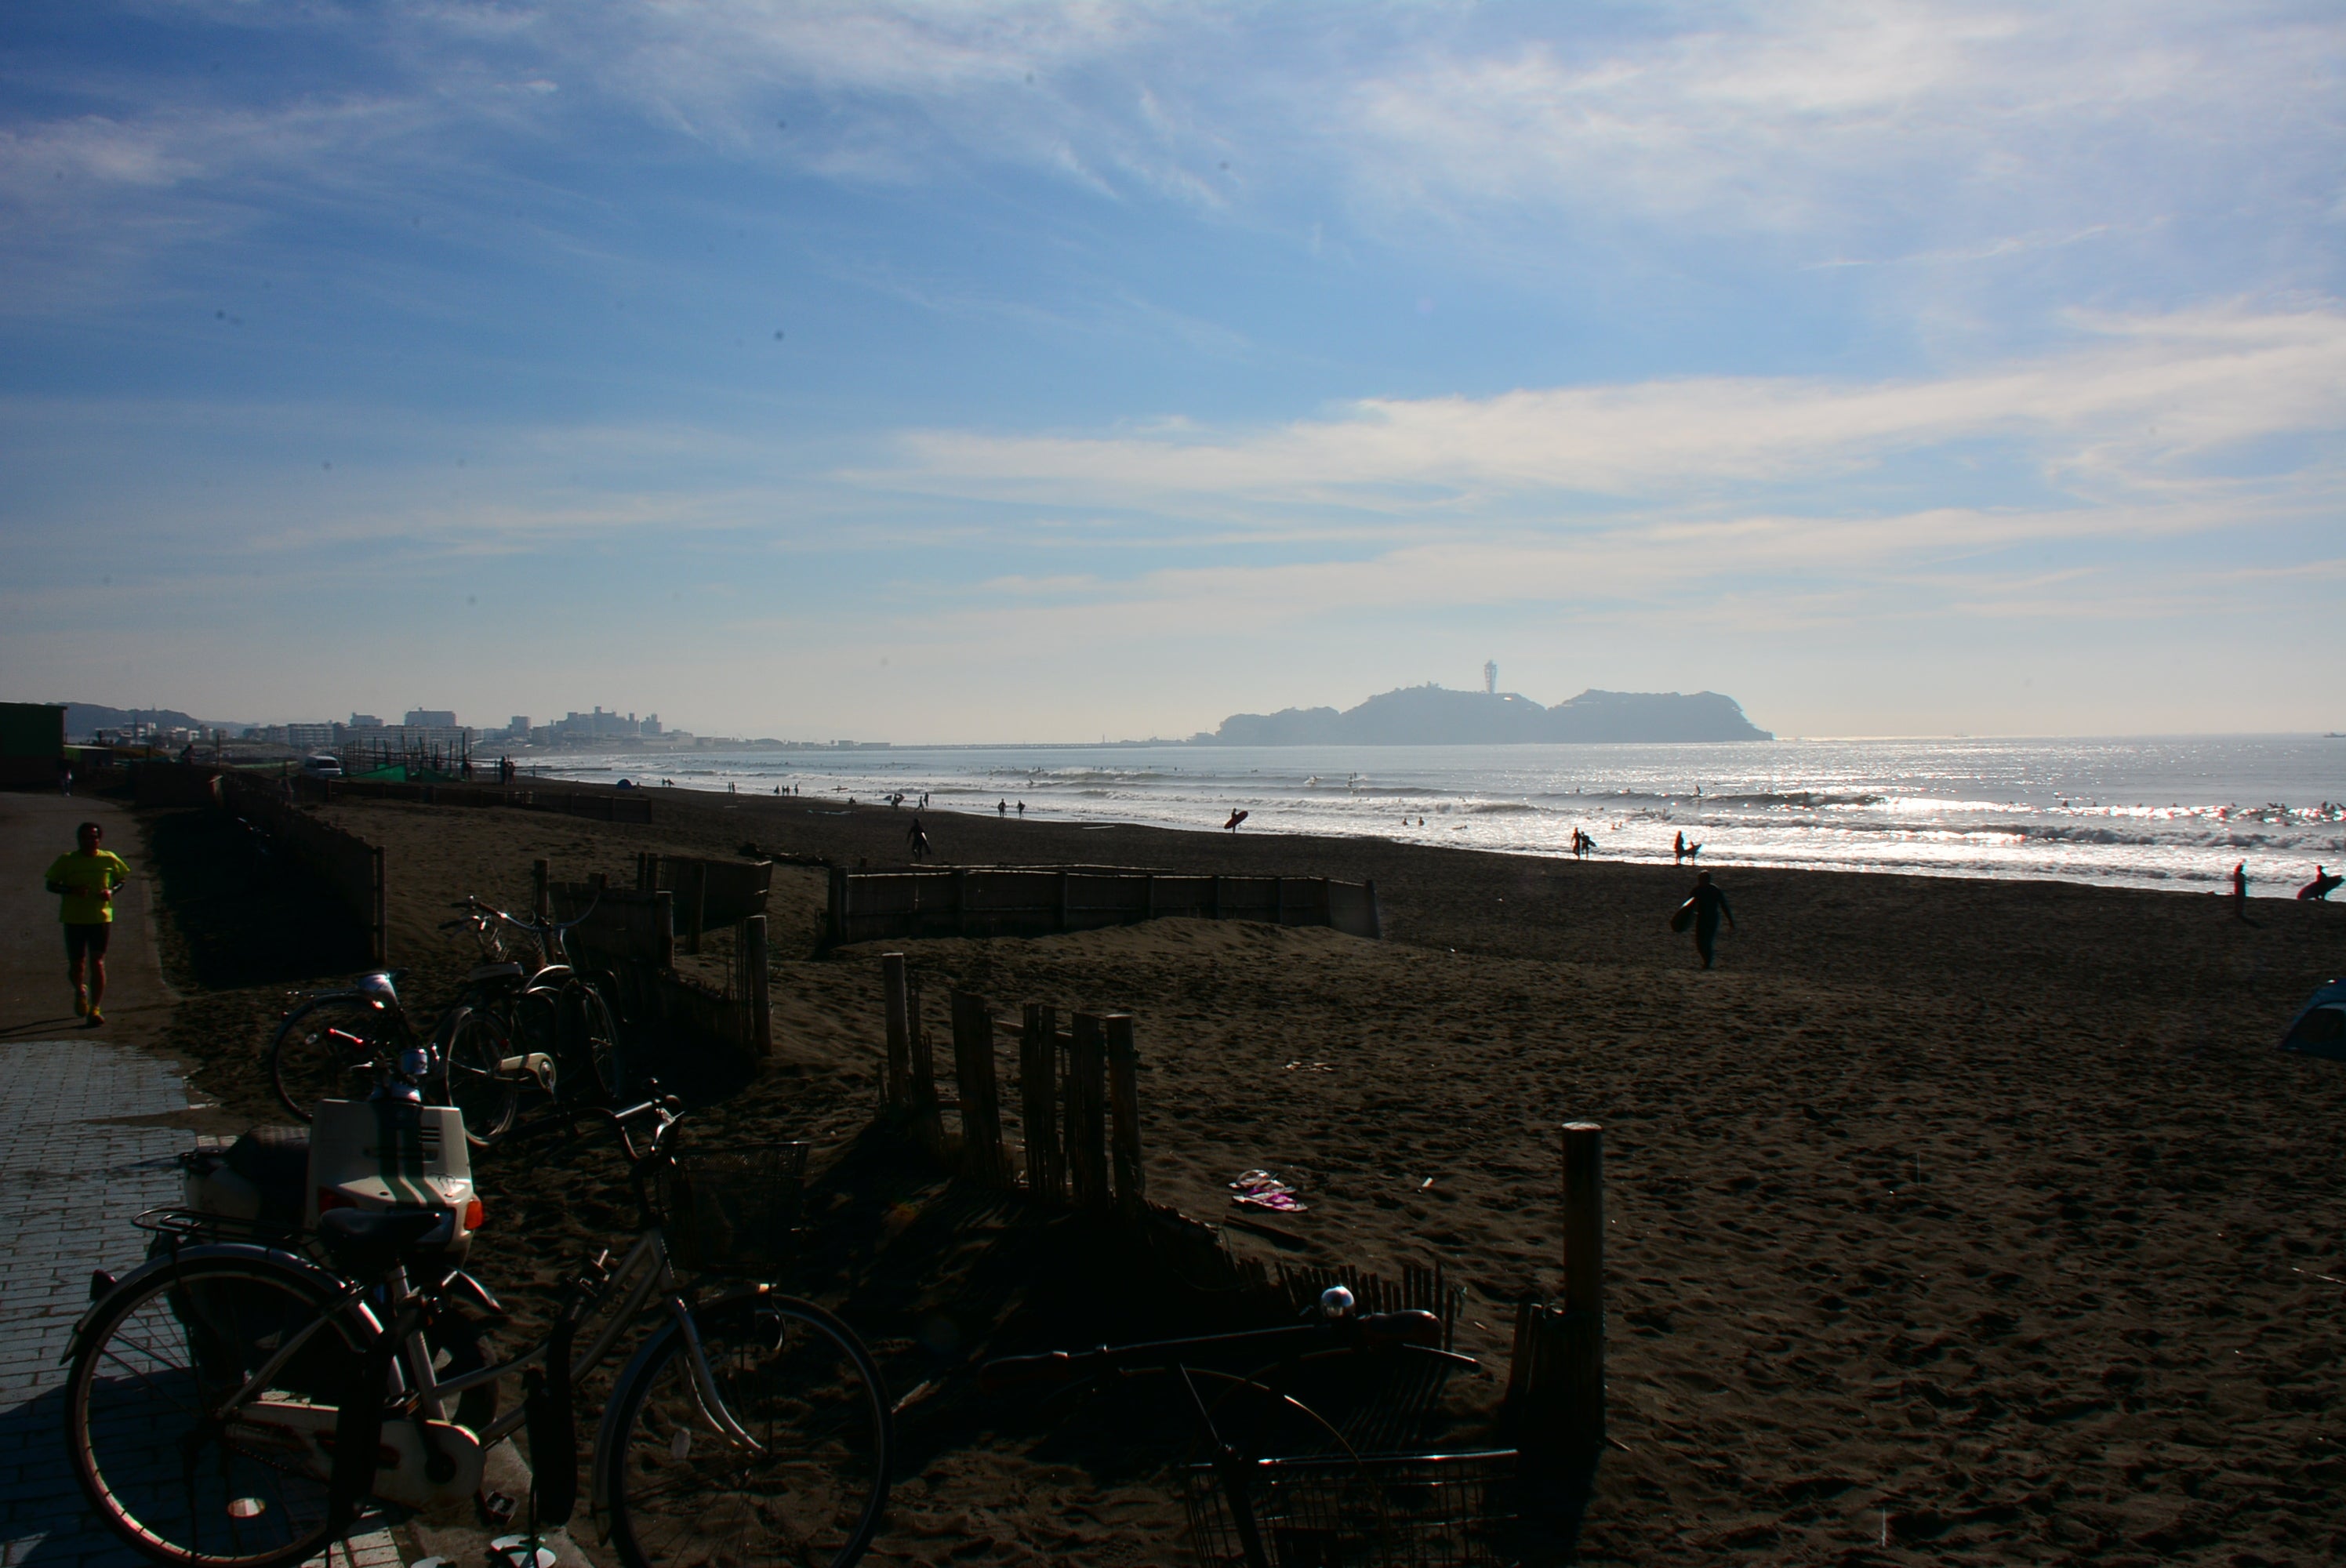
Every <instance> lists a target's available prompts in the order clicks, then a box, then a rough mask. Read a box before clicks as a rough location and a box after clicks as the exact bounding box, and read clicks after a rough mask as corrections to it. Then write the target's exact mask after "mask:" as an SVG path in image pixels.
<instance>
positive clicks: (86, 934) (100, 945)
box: [66, 921, 114, 963]
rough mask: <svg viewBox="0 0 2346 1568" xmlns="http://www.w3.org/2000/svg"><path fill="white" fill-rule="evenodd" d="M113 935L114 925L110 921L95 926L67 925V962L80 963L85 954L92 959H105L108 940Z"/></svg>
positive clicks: (99, 922)
mask: <svg viewBox="0 0 2346 1568" xmlns="http://www.w3.org/2000/svg"><path fill="white" fill-rule="evenodd" d="M113 934H114V925H113V922H112V921H98V922H97V923H96V924H95V925H67V926H66V962H67V963H79V962H81V955H82V954H83V953H85V952H86V953H87V954H89V955H90V956H91V957H92V958H104V957H105V956H106V939H107V938H108V937H109V936H112V935H113Z"/></svg>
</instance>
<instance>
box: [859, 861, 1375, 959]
mask: <svg viewBox="0 0 2346 1568" xmlns="http://www.w3.org/2000/svg"><path fill="white" fill-rule="evenodd" d="M1171 916H1186V917H1188V918H1192V919H1198V920H1251V921H1267V922H1269V923H1270V924H1272V925H1318V926H1329V927H1331V928H1333V929H1335V930H1337V931H1341V932H1345V933H1346V934H1347V935H1351V936H1359V937H1368V938H1372V939H1373V938H1376V937H1381V936H1382V935H1383V934H1384V933H1383V927H1382V921H1381V920H1380V918H1379V915H1378V911H1377V885H1376V883H1374V882H1340V881H1334V880H1332V879H1331V878H1328V877H1233V876H1187V875H1175V874H1173V873H1170V872H1166V871H1132V870H1124V869H1120V868H1115V867H1105V866H1053V867H1027V866H963V867H951V868H943V867H941V868H938V869H935V870H919V871H848V870H847V869H846V868H844V867H838V866H835V867H833V868H832V869H831V907H830V912H829V923H828V927H827V930H828V932H829V935H830V938H831V941H832V942H842V943H843V942H878V941H893V940H898V939H901V938H905V937H923V936H1039V935H1043V934H1045V933H1047V932H1063V931H1094V930H1097V929H1099V928H1101V927H1104V926H1117V925H1133V924H1137V923H1138V922H1139V921H1149V920H1161V919H1165V918H1168V917H1171Z"/></svg>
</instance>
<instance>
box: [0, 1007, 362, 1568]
mask: <svg viewBox="0 0 2346 1568" xmlns="http://www.w3.org/2000/svg"><path fill="white" fill-rule="evenodd" d="M187 1104H188V1097H187V1092H186V1089H185V1086H184V1085H183V1084H182V1083H181V1081H180V1079H179V1075H178V1074H175V1073H173V1072H172V1071H171V1069H170V1068H169V1066H168V1064H165V1063H163V1062H161V1061H160V1060H158V1058H156V1057H155V1056H153V1055H151V1054H148V1053H147V1052H145V1051H141V1050H139V1049H138V1048H137V1047H135V1046H124V1045H114V1044H107V1043H106V1042H105V1040H104V1039H103V1038H99V1037H94V1034H83V1035H78V1036H76V1037H75V1038H73V1039H70V1040H62V1041H50V1040H36V1041H9V1042H5V1043H0V1568H18V1565H19V1564H28V1565H33V1568H83V1565H85V1564H88V1565H91V1568H97V1565H100V1564H102V1565H104V1568H135V1565H137V1564H140V1563H143V1561H144V1560H143V1559H141V1558H140V1557H138V1555H137V1554H136V1553H132V1552H131V1551H130V1550H129V1549H128V1548H127V1547H124V1546H121V1545H119V1544H117V1543H116V1542H115V1541H114V1538H113V1537H112V1536H110V1535H107V1534H106V1533H104V1531H103V1527H102V1526H100V1525H99V1524H98V1522H97V1521H96V1520H95V1519H94V1518H92V1517H91V1516H90V1513H89V1510H88V1507H87V1504H86V1503H84V1502H83V1501H82V1497H81V1492H80V1491H79V1489H78V1488H76V1486H75V1484H74V1480H73V1475H72V1472H71V1471H69V1470H68V1469H67V1468H66V1458H65V1442H64V1439H63V1436H62V1432H63V1420H64V1417H63V1414H62V1409H63V1394H64V1389H65V1381H66V1369H65V1367H64V1366H63V1365H62V1364H61V1362H60V1360H59V1358H60V1357H62V1356H63V1355H64V1354H65V1349H66V1338H67V1336H68V1335H69V1334H70V1333H71V1332H72V1329H73V1325H74V1319H76V1318H78V1317H79V1316H80V1315H81V1312H82V1309H83V1308H84V1307H86V1306H87V1304H88V1301H89V1275H90V1270H91V1269H93V1268H109V1269H113V1270H115V1271H117V1272H121V1271H124V1270H127V1269H129V1268H133V1267H135V1266H136V1265H137V1264H138V1260H139V1257H140V1256H141V1255H142V1254H143V1253H144V1251H145V1246H144V1243H145V1239H146V1237H145V1233H143V1232H141V1231H138V1230H137V1229H134V1228H133V1227H132V1226H131V1224H130V1218H131V1217H132V1216H133V1215H135V1214H137V1213H138V1212H139V1211H140V1210H141V1209H146V1208H152V1207H155V1206H156V1205H158V1204H162V1203H169V1202H173V1201H175V1200H176V1199H177V1198H178V1197H179V1190H180V1188H179V1166H178V1164H177V1162H176V1161H175V1160H174V1158H173V1156H175V1155H177V1154H178V1153H179V1150H181V1149H182V1148H185V1147H187V1146H188V1145H189V1143H190V1142H191V1137H190V1135H189V1134H188V1133H185V1132H182V1131H180V1130H179V1129H178V1128H175V1127H168V1126H164V1127H156V1126H140V1125H136V1124H135V1123H131V1124H128V1125H126V1124H125V1123H124V1122H123V1121H122V1120H121V1119H120V1118H123V1117H138V1116H142V1115H154V1114H156V1113H158V1112H165V1111H177V1110H182V1109H184V1108H185V1107H186V1105H187ZM352 1545H353V1547H354V1549H355V1550H354V1553H352V1564H351V1568H397V1564H398V1563H399V1556H398V1553H397V1552H396V1551H395V1550H394V1549H393V1545H392V1543H391V1538H390V1537H389V1536H388V1535H387V1534H382V1533H377V1534H373V1535H370V1536H365V1537H362V1538H360V1539H359V1540H357V1541H355V1542H353V1543H352ZM333 1556H334V1564H335V1568H344V1554H343V1553H342V1552H341V1551H340V1550H337V1551H336V1552H335V1553H334V1554H333Z"/></svg>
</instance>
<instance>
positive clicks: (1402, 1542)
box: [978, 1286, 1517, 1568]
mask: <svg viewBox="0 0 2346 1568" xmlns="http://www.w3.org/2000/svg"><path fill="white" fill-rule="evenodd" d="M1353 1305H1354V1304H1353V1298H1352V1292H1351V1291H1350V1290H1349V1289H1346V1288H1343V1287H1342V1286H1336V1287H1333V1288H1330V1289H1328V1290H1326V1291H1323V1292H1322V1293H1321V1298H1320V1300H1319V1303H1318V1304H1317V1306H1316V1308H1314V1309H1313V1310H1312V1311H1311V1313H1310V1314H1309V1315H1308V1317H1307V1320H1306V1321H1303V1322H1301V1323H1296V1324H1290V1325H1287V1326H1282V1327H1276V1328H1270V1329H1242V1330H1239V1331H1237V1332H1233V1333H1224V1334H1211V1335H1204V1336H1199V1337H1194V1338H1188V1339H1164V1340H1155V1341H1150V1342H1147V1343H1141V1344H1133V1345H1124V1346H1117V1347H1107V1346H1102V1347H1099V1348H1097V1349H1089V1350H1073V1351H1070V1350H1051V1351H1045V1352H1043V1353H1041V1354H1037V1355H1026V1356H1010V1357H1004V1358H1001V1359H996V1360H993V1361H990V1362H988V1363H987V1364H986V1365H985V1366H984V1367H983V1368H981V1369H979V1372H978V1384H979V1387H980V1388H981V1389H984V1390H989V1391H994V1392H1000V1391H1003V1390H1008V1389H1012V1388H1015V1387H1019V1386H1022V1385H1044V1386H1047V1387H1051V1388H1054V1389H1060V1390H1064V1389H1066V1388H1070V1387H1075V1386H1077V1385H1081V1384H1086V1383H1088V1382H1091V1381H1093V1380H1099V1379H1104V1378H1115V1379H1117V1380H1129V1379H1134V1378H1137V1377H1144V1376H1151V1375H1154V1376H1159V1377H1164V1378H1167V1379H1169V1380H1171V1382H1172V1383H1173V1384H1174V1386H1175V1390H1176V1392H1177V1402H1178V1403H1179V1404H1180V1405H1182V1406H1183V1407H1184V1408H1185V1409H1186V1410H1187V1413H1188V1420H1189V1424H1190V1426H1191V1428H1192V1431H1194V1432H1195V1433H1196V1435H1197V1439H1198V1441H1199V1447H1200V1448H1201V1449H1202V1451H1203V1453H1204V1457H1203V1458H1202V1459H1199V1460H1196V1461H1192V1462H1191V1463H1189V1464H1188V1465H1187V1466H1186V1467H1185V1470H1184V1473H1183V1479H1184V1482H1185V1498H1184V1501H1185V1502H1186V1504H1187V1509H1188V1517H1189V1527H1190V1536H1191V1545H1192V1548H1193V1550H1194V1551H1195V1553H1196V1554H1197V1557H1198V1560H1199V1562H1200V1563H1206V1564H1209V1565H1213V1568H1374V1565H1383V1564H1392V1565H1394V1568H1402V1565H1407V1568H1465V1565H1469V1564H1477V1565H1479V1564H1498V1563H1513V1562H1514V1561H1515V1556H1514V1555H1513V1554H1512V1553H1511V1551H1510V1548H1509V1543H1508V1541H1507V1539H1506V1537H1507V1534H1508V1532H1509V1531H1510V1530H1511V1529H1512V1528H1513V1527H1514V1523H1515V1515H1514V1513H1513V1512H1511V1507H1510V1499H1509V1495H1508V1490H1509V1488H1510V1486H1511V1484H1512V1482H1513V1479H1514V1476H1515V1469H1516V1464H1517V1454H1516V1451H1515V1450H1513V1449H1480V1450H1472V1451H1462V1452H1451V1453H1441V1452H1432V1451H1423V1450H1420V1449H1414V1448H1403V1449H1394V1448H1392V1446H1391V1445H1392V1442H1393V1441H1394V1440H1397V1439H1406V1438H1408V1437H1410V1436H1412V1435H1413V1431H1414V1428H1415V1426H1416V1424H1417V1423H1418V1422H1419V1421H1420V1420H1423V1418H1424V1416H1425V1415H1426V1413H1427V1410H1428V1408H1430V1404H1431V1401H1432V1400H1433V1398H1434V1397H1435V1396H1436V1395H1438V1392H1439V1390H1440V1385H1441V1383H1442V1381H1443V1379H1444V1378H1446V1377H1447V1376H1448V1375H1449V1374H1450V1372H1452V1371H1453V1370H1455V1369H1472V1368H1474V1366H1476V1365H1477V1363H1476V1362H1475V1361H1474V1358H1472V1357H1470V1356H1464V1355H1461V1354H1459V1353H1457V1352H1456V1351H1454V1350H1450V1349H1444V1348H1443V1346H1442V1341H1443V1327H1442V1321H1441V1319H1438V1318H1437V1317H1435V1315H1434V1314H1433V1313H1431V1312H1425V1311H1403V1312H1384V1313H1370V1314H1358V1313H1356V1312H1355V1311H1354V1310H1353ZM1370 1358H1375V1359H1382V1367H1381V1368H1380V1370H1381V1371H1382V1374H1383V1376H1382V1378H1379V1377H1378V1376H1375V1375H1372V1373H1371V1368H1370V1365H1369V1363H1368V1361H1367V1360H1366V1359H1370ZM1231 1360H1236V1361H1238V1362H1239V1364H1240V1366H1241V1368H1242V1369H1241V1370H1237V1371H1232V1370H1230V1369H1228V1368H1227V1367H1222V1366H1216V1365H1213V1363H1215V1362H1229V1361H1231ZM1315 1380H1316V1382H1317V1384H1318V1390H1317V1392H1316V1393H1315V1397H1317V1398H1320V1399H1321V1400H1322V1402H1323V1404H1325V1403H1327V1402H1328V1401H1330V1400H1342V1401H1345V1402H1347V1403H1349V1404H1350V1405H1351V1406H1352V1409H1351V1410H1348V1411H1343V1412H1341V1414H1340V1418H1339V1419H1331V1418H1330V1417H1329V1416H1328V1415H1326V1414H1323V1413H1322V1410H1321V1408H1317V1407H1315V1406H1314V1405H1313V1404H1311V1403H1310V1402H1307V1401H1306V1400H1305V1399H1304V1398H1303V1397H1302V1391H1305V1390H1307V1386H1308V1385H1310V1384H1311V1383H1313V1382H1314V1381H1315ZM1209 1388H1210V1389H1213V1390H1215V1392H1214V1394H1213V1395H1212V1397H1210V1398H1209V1395H1208V1392H1207V1390H1208V1389H1209ZM1396 1389H1397V1390H1399V1391H1400V1395H1401V1399H1400V1401H1399V1403H1398V1404H1396V1403H1395V1402H1394V1401H1393V1400H1392V1399H1391V1398H1390V1397H1385V1396H1389V1395H1390V1394H1391V1392H1392V1390H1396Z"/></svg>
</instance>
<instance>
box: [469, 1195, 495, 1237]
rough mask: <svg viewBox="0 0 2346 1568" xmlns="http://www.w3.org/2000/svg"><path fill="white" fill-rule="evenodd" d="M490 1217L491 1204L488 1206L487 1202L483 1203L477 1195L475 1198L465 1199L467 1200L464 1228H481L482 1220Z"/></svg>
mask: <svg viewBox="0 0 2346 1568" xmlns="http://www.w3.org/2000/svg"><path fill="white" fill-rule="evenodd" d="M488 1217H489V1206H488V1205H487V1204H484V1203H483V1202H482V1201H481V1200H480V1199H479V1198H476V1197H475V1198H467V1199H466V1200H465V1202H464V1228H465V1229H466V1230H478V1229H480V1228H481V1222H482V1221H484V1220H485V1219H487V1218H488Z"/></svg>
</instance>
